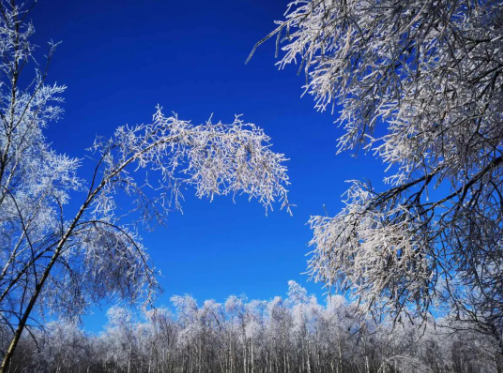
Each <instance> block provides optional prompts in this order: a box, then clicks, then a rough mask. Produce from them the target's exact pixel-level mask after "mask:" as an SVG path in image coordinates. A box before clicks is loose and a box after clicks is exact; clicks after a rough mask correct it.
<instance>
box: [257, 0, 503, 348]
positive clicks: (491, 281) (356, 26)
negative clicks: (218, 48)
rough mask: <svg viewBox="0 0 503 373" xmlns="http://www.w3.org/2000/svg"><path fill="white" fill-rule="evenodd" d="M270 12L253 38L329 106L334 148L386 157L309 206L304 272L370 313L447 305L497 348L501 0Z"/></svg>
mask: <svg viewBox="0 0 503 373" xmlns="http://www.w3.org/2000/svg"><path fill="white" fill-rule="evenodd" d="M277 24H278V27H277V28H276V29H275V30H274V31H273V32H272V33H271V34H269V35H268V36H267V37H266V38H265V39H264V40H262V41H261V42H259V43H258V44H257V45H260V44H261V43H262V42H264V41H265V40H267V39H268V38H271V37H273V36H275V37H276V38H277V42H278V46H279V44H280V43H281V42H284V43H285V44H284V46H283V47H282V51H283V52H284V54H283V56H282V57H281V60H280V62H279V63H278V64H279V66H280V68H283V67H285V66H286V65H288V64H291V63H297V62H299V71H302V70H304V72H305V74H306V79H307V81H306V85H305V86H304V88H305V92H307V93H309V94H311V95H313V96H314V98H315V101H316V108H317V109H318V110H321V111H323V110H325V109H327V108H328V107H331V108H332V110H339V109H340V116H339V119H338V120H337V122H338V123H339V124H340V125H342V126H343V127H344V130H345V133H344V134H343V135H342V137H341V138H340V140H339V151H345V150H354V151H356V150H358V149H363V150H364V151H365V152H372V153H373V154H374V155H376V156H377V157H379V158H380V159H382V160H383V162H384V163H385V164H386V165H387V166H388V169H390V170H392V175H391V176H389V177H387V178H386V179H385V182H386V183H387V184H388V185H389V188H388V189H387V190H385V191H382V192H379V191H376V190H375V189H374V188H373V187H372V185H371V184H370V182H362V181H352V182H351V183H352V186H351V187H350V189H349V190H348V192H347V194H346V196H347V198H346V200H345V207H344V208H343V209H342V211H341V212H340V213H339V214H337V215H336V216H335V217H325V216H315V217H312V218H311V220H310V223H311V227H312V229H313V231H314V237H313V239H312V241H311V245H312V247H313V251H312V256H311V258H310V261H309V271H310V274H311V276H312V278H314V279H315V280H317V281H322V282H325V283H326V284H327V285H328V286H335V287H336V288H338V289H340V290H343V291H346V290H350V292H351V294H352V295H353V296H354V298H358V299H359V300H360V302H361V303H362V304H364V305H365V306H366V307H367V309H368V310H372V311H373V312H375V313H377V314H378V315H379V314H382V313H391V314H392V315H393V316H394V317H398V316H399V315H401V314H402V312H407V313H409V314H410V315H411V316H418V317H421V318H423V319H424V320H426V319H427V317H428V313H429V312H430V311H431V309H432V308H433V307H435V306H436V305H439V304H441V305H443V304H448V305H449V306H450V310H451V311H452V313H453V314H454V315H455V316H456V317H457V318H458V319H461V320H465V321H469V322H472V327H476V328H477V330H479V331H481V332H484V333H487V334H491V335H493V336H494V337H496V338H497V339H498V341H499V344H500V348H501V350H502V351H503V334H502V333H503V248H502V245H503V177H502V176H503V158H502V152H503V126H502V119H503V116H502V113H503V2H501V1H500V0H483V1H471V0H470V1H455V0H440V1H438V0H421V1H418V0H405V1H392V0H383V1H376V0H344V1H339V0H298V1H294V2H292V3H290V5H289V6H288V10H287V13H286V18H285V19H284V20H282V21H279V22H277ZM255 48H256V47H255ZM278 48H279V47H278ZM254 51H255V49H254V50H253V52H254ZM253 52H252V54H253ZM410 306H413V307H410Z"/></svg>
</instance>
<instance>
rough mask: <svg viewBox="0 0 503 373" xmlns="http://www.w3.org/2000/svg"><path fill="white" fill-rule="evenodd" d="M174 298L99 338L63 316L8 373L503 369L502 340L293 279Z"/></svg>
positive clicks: (114, 322) (125, 317)
mask: <svg viewBox="0 0 503 373" xmlns="http://www.w3.org/2000/svg"><path fill="white" fill-rule="evenodd" d="M171 300H172V303H173V310H174V312H172V311H171V310H169V309H167V308H161V309H157V310H155V311H148V312H145V313H144V314H142V315H141V316H138V315H137V314H135V313H134V312H132V311H130V310H128V309H126V308H121V307H113V308H111V309H110V310H109V312H108V317H109V321H108V324H107V325H106V327H105V328H104V331H103V332H102V333H100V334H99V335H93V334H89V333H86V332H84V331H83V330H82V329H81V328H79V326H78V325H77V324H75V323H72V322H65V321H59V322H52V323H50V324H48V325H47V326H46V327H45V328H44V331H42V330H31V333H25V335H24V338H23V339H22V342H21V344H20V346H19V349H18V350H17V352H16V355H15V357H14V360H13V362H12V365H11V367H10V372H12V373H14V372H16V373H18V372H19V373H21V372H57V373H67V372H68V373H70V372H72V373H73V372H75V373H93V372H109V373H122V372H127V373H133V372H135V373H136V372H137V373H140V372H142V373H143V372H145V373H170V372H179V373H203V372H204V373H206V372H208V373H209V372H215V373H353V372H354V373H370V372H376V373H377V372H382V373H398V372H400V373H405V372H411V373H412V372H435V373H436V372H438V373H441V372H442V373H444V372H459V373H465V372H466V373H479V372H498V373H500V372H502V366H503V365H502V359H501V355H500V354H499V352H498V351H499V349H498V348H497V343H496V342H495V341H494V340H492V339H491V338H490V337H487V336H485V335H481V334H480V333H476V332H474V331H472V330H470V328H469V327H464V326H463V325H460V324H457V323H456V322H454V321H446V320H443V321H442V320H437V321H436V322H433V321H432V322H430V323H428V324H427V325H422V326H418V325H412V324H411V322H410V320H408V319H407V318H406V317H403V318H402V319H401V320H398V321H397V322H396V325H395V327H394V328H393V327H392V324H391V322H388V323H384V324H380V325H379V326H378V325H377V324H374V323H373V322H369V321H365V315H363V314H362V312H360V311H359V309H358V307H357V306H356V305H355V304H351V303H348V302H347V301H346V300H345V299H344V298H343V297H341V296H333V297H331V298H330V299H329V300H328V302H327V303H326V304H320V303H318V301H317V300H316V298H315V297H314V296H308V295H307V292H306V290H305V289H304V288H302V287H301V286H299V285H298V284H297V283H295V282H294V281H290V283H289V292H288V296H287V298H285V299H282V298H280V297H276V298H274V299H273V300H271V301H257V300H252V301H247V300H246V298H244V297H235V296H231V297H229V298H228V299H227V301H226V302H225V303H224V304H220V303H216V302H215V301H213V300H207V301H205V302H204V303H203V305H201V306H199V305H198V304H197V302H196V300H195V299H194V298H192V297H190V296H183V297H179V296H176V297H173V298H172V299H171ZM2 337H3V342H4V346H3V347H5V344H6V343H7V341H8V340H9V333H8V332H7V331H4V332H3V334H2Z"/></svg>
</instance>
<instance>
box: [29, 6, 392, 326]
mask: <svg viewBox="0 0 503 373" xmlns="http://www.w3.org/2000/svg"><path fill="white" fill-rule="evenodd" d="M286 4H287V1H282V0H281V1H279V0H277V1H276V0H253V1H252V0H213V1H203V0H193V1H190V2H188V1H187V2H184V1H172V0H164V1H159V0H135V1H133V0H121V1H114V0H100V1H95V0H85V1H84V0H72V1H59V0H50V1H49V0H42V1H40V2H39V3H38V4H37V5H36V7H35V9H34V10H33V13H32V15H31V18H32V20H33V23H34V25H35V28H36V31H37V33H36V35H35V42H36V43H37V44H38V45H40V46H41V47H44V46H45V43H46V41H48V40H51V39H52V40H54V41H62V42H63V43H62V44H61V45H60V46H59V48H58V51H57V53H56V55H55V56H54V60H53V63H52V65H51V69H50V76H49V82H55V81H56V82H58V83H60V84H66V85H67V86H68V90H67V92H66V93H65V95H64V97H65V100H66V103H65V104H64V109H65V111H66V112H65V115H64V118H63V119H62V120H61V121H59V122H57V123H53V124H51V126H50V128H49V129H48V130H47V137H48V139H49V140H50V141H51V142H52V143H53V147H54V148H55V149H57V150H58V151H60V152H64V153H66V154H69V155H71V156H74V157H81V158H83V157H84V156H85V155H86V152H85V150H84V149H85V148H87V147H88V146H90V145H91V144H92V142H93V140H94V137H95V136H96V135H98V134H99V135H104V136H107V135H110V134H111V133H112V132H113V131H114V129H115V128H116V127H117V126H119V125H123V124H125V123H129V124H135V123H142V122H148V121H149V120H150V119H151V116H152V114H153V113H154V109H155V105H157V104H160V105H161V106H163V107H164V111H165V113H169V112H171V111H173V112H176V113H178V115H179V116H180V118H182V119H190V120H192V121H193V123H201V122H203V121H205V120H206V119H208V118H209V117H210V115H211V114H212V113H213V118H214V119H215V120H220V119H221V120H222V121H225V122H230V121H232V119H233V118H234V115H235V114H243V118H244V120H245V121H248V122H253V123H255V124H257V125H259V126H260V127H262V128H264V129H265V131H266V133H267V134H268V135H270V136H271V137H272V142H273V144H274V146H273V149H274V150H275V151H278V152H282V153H285V154H286V156H287V157H288V158H289V159H290V161H289V162H288V167H289V170H290V172H289V174H290V178H291V182H292V185H291V188H290V190H291V193H290V194H291V196H290V198H291V202H292V203H294V204H296V205H297V207H296V208H295V209H294V211H293V212H294V215H293V217H291V216H289V215H288V214H287V213H286V212H285V211H279V210H275V211H274V212H273V213H270V214H269V215H268V216H267V217H266V216H265V214H264V209H263V208H262V206H260V205H259V204H258V203H253V202H251V203H250V202H248V201H247V200H246V199H245V198H238V199H237V203H233V202H232V200H231V199H230V198H224V197H222V198H217V199H216V200H214V201H213V202H212V203H209V201H207V200H199V199H197V198H195V197H194V196H193V191H192V190H188V191H187V192H186V202H185V204H184V214H183V215H182V214H178V213H175V214H172V215H171V216H169V218H168V221H167V226H166V227H165V228H163V227H160V228H158V229H157V230H156V231H155V232H153V233H148V232H145V233H144V234H143V237H144V243H145V244H146V246H147V247H148V248H149V253H150V255H151V257H152V259H153V261H154V264H155V266H156V267H157V268H158V269H159V270H161V271H162V273H163V275H162V276H161V277H160V283H161V285H162V287H163V288H164V289H165V292H164V293H163V294H162V295H160V296H159V298H158V304H159V305H161V304H167V303H168V302H169V298H170V297H171V296H172V295H174V294H185V293H188V294H191V295H193V296H194V297H196V298H197V299H199V300H200V301H202V300H204V299H209V298H211V299H215V300H217V301H219V302H221V301H224V300H225V298H226V297H227V296H229V295H231V294H242V293H245V294H247V295H248V297H249V298H261V299H269V298H272V297H273V296H275V295H284V294H285V292H286V290H287V281H288V280H290V279H294V280H296V281H298V282H299V283H301V284H302V285H304V286H306V287H307V288H308V290H309V291H310V292H314V293H316V294H318V295H319V296H320V297H321V295H322V294H323V291H322V290H321V285H319V284H313V283H307V276H305V275H302V272H304V271H305V269H306V256H305V254H306V253H307V252H308V251H309V248H308V246H307V242H308V241H309V239H310V237H311V234H310V230H309V227H308V226H307V225H306V222H307V220H308V219H309V216H310V215H317V214H324V209H323V205H324V204H325V205H326V206H327V210H328V212H329V214H330V215H334V214H336V213H337V212H338V211H339V209H340V208H341V206H342V205H341V194H342V193H343V192H344V191H345V190H346V187H347V184H346V183H345V182H344V181H345V180H348V179H362V178H370V179H372V180H374V181H376V182H378V181H379V180H381V179H382V177H383V167H382V165H381V163H380V162H379V161H376V160H374V159H372V157H371V156H364V154H359V155H358V157H352V156H351V154H348V153H346V154H342V155H338V156H336V154H335V153H336V142H337V138H338V136H340V135H341V133H342V129H340V128H337V127H336V126H335V125H334V124H333V121H334V120H335V119H336V116H335V115H330V113H317V112H316V111H315V110H314V109H313V106H314V103H313V100H312V99H311V97H308V96H306V97H304V98H302V99H301V98H300V96H301V94H302V89H301V86H302V84H303V82H304V77H303V76H297V75H296V69H295V67H291V68H289V69H287V70H286V71H278V70H277V68H276V67H275V66H274V63H275V59H274V42H273V41H271V42H269V43H266V44H265V45H263V46H262V47H260V48H259V49H258V51H257V53H256V54H255V57H254V58H253V59H252V60H251V62H250V63H249V64H248V65H245V64H244V61H245V60H246V58H247V55H248V53H249V52H250V50H251V49H252V47H253V45H254V44H255V42H256V41H258V40H260V39H261V38H262V37H263V36H264V35H266V34H267V33H268V32H270V31H271V30H272V29H273V27H274V23H273V21H274V20H275V19H280V18H281V17H282V14H283V12H284V10H285V7H286ZM41 50H43V48H41ZM91 164H92V163H91V162H90V161H88V160H84V166H83V167H82V173H81V174H80V176H81V177H85V178H89V177H90V168H89V167H90V165H91ZM79 202H80V201H79V196H76V197H75V203H79ZM278 207H279V206H278ZM106 307H107V306H106V305H105V306H104V308H106ZM93 312H94V314H93V315H91V316H86V317H84V325H85V327H86V328H87V329H88V330H95V331H96V330H99V329H100V328H101V327H102V325H103V323H104V321H105V318H104V313H103V312H102V311H100V310H99V309H97V308H95V309H93Z"/></svg>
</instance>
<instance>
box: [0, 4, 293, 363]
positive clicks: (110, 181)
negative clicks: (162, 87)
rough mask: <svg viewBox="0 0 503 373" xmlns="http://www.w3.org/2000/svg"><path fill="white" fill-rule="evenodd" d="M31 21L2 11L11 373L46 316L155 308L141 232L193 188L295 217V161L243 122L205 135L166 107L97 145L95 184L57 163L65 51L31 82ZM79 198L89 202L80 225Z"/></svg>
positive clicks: (1, 293) (1, 138) (208, 127)
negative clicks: (291, 172) (53, 135)
mask: <svg viewBox="0 0 503 373" xmlns="http://www.w3.org/2000/svg"><path fill="white" fill-rule="evenodd" d="M30 10H31V8H22V7H19V6H17V5H16V4H15V2H14V1H11V2H7V1H0V57H1V58H0V80H1V83H0V243H1V248H0V264H1V268H0V318H1V324H2V326H5V328H6V330H8V329H10V331H11V333H12V338H11V342H10V344H9V345H8V346H6V350H5V351H3V353H2V356H3V362H2V365H1V367H0V372H5V371H7V367H8V364H9V360H10V359H11V357H12V355H13V352H14V350H15V348H16V345H17V343H18V342H19V340H20V337H21V334H22V333H23V330H25V329H26V328H29V325H30V322H29V321H30V320H33V321H36V320H37V319H33V318H32V316H33V312H34V307H35V305H38V306H39V307H38V309H39V310H40V312H43V311H51V312H59V313H60V314H62V315H66V316H75V315H78V314H80V313H81V312H82V311H83V310H84V309H85V308H86V307H87V306H88V305H89V304H91V303H92V302H94V301H96V300H99V299H102V298H104V297H118V298H124V299H129V300H132V301H135V300H137V299H139V298H144V299H146V300H147V301H150V300H151V299H152V296H153V294H154V292H155V290H156V289H157V284H156V280H155V271H154V269H153V267H152V266H151V264H150V263H149V258H148V255H147V253H146V251H145V248H144V247H143V246H142V244H141V240H140V237H139V235H138V231H139V229H140V227H141V226H142V225H143V226H144V227H147V228H152V227H153V226H155V225H156V224H158V223H160V224H162V223H163V222H165V219H166V216H167V214H168V212H170V211H174V210H180V209H181V204H180V202H181V200H182V198H183V196H182V191H184V190H186V189H187V188H189V187H192V188H193V189H195V192H196V195H197V196H198V197H200V198H203V197H208V198H209V199H212V198H213V197H214V196H218V195H239V194H245V195H247V196H248V197H249V198H250V199H257V200H258V201H259V202H260V203H261V204H262V205H263V206H264V207H265V209H266V211H267V210H269V209H271V208H272V205H273V203H274V202H275V201H276V200H278V201H279V202H280V203H281V204H282V206H284V207H286V208H288V200H287V190H286V186H287V184H288V177H287V175H286V168H285V166H284V164H283V163H284V161H285V158H284V156H283V155H282V154H278V153H274V152H273V151H271V150H270V143H269V140H270V139H269V137H267V136H266V135H265V134H264V132H263V131H262V130H261V129H260V128H258V127H256V126H255V125H253V124H248V123H245V122H243V121H242V120H241V119H240V118H239V117H236V118H235V120H234V122H233V123H231V124H223V123H217V124H213V123H211V122H210V121H208V122H207V123H204V124H202V125H199V126H195V125H192V124H191V123H190V122H188V121H185V120H182V119H179V118H178V117H177V116H171V117H166V116H165V115H164V114H163V113H162V111H161V108H160V107H158V108H157V110H156V112H155V114H154V116H153V119H152V121H151V122H150V123H147V124H141V125H136V126H121V127H119V128H117V130H116V131H115V133H114V135H113V136H112V137H111V138H109V139H106V138H97V139H96V141H95V143H94V144H93V145H92V146H91V147H90V149H89V150H90V152H91V153H92V157H94V158H95V159H96V165H95V168H94V173H93V175H91V178H90V180H88V181H87V180H84V179H82V178H80V177H78V176H77V169H78V167H79V165H80V163H81V162H82V161H81V160H79V159H76V158H71V157H68V156H65V155H62V154H59V153H57V152H56V151H55V150H53V149H52V148H51V146H50V144H49V142H48V141H47V139H46V138H45V136H44V128H45V127H46V126H47V124H48V123H49V122H51V121H54V120H57V119H58V118H59V117H60V116H61V113H62V109H61V108H60V106H59V104H60V103H61V102H62V98H61V94H62V93H63V92H64V90H65V87H64V86H58V85H55V84H54V85H52V84H47V83H46V76H47V69H48V66H49V62H50V59H51V58H52V55H53V52H54V49H55V47H56V45H55V44H51V45H50V46H49V52H48V54H47V67H44V68H42V69H41V70H40V69H37V70H35V74H34V76H33V79H32V80H31V81H29V80H28V78H29V77H28V76H25V73H26V72H28V69H29V67H30V63H31V62H33V61H34V51H35V50H36V47H35V46H34V45H33V44H32V43H31V42H30V36H31V35H32V34H33V32H34V28H33V26H32V25H31V23H29V22H28V21H27V17H28V15H29V11H30ZM36 66H38V65H36ZM70 196H72V197H75V198H76V199H77V200H79V201H80V202H75V204H77V206H78V205H80V207H79V208H78V209H77V212H76V214H75V215H73V216H72V215H69V213H68V212H67V211H66V209H65V207H66V206H67V205H68V203H69V199H70ZM124 196H125V197H124ZM118 198H120V199H121V206H120V207H119V206H118V203H116V200H117V199H118ZM127 200H129V201H131V203H130V204H129V205H128V203H127V202H124V201H127ZM72 206H75V205H72ZM72 210H73V207H72Z"/></svg>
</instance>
